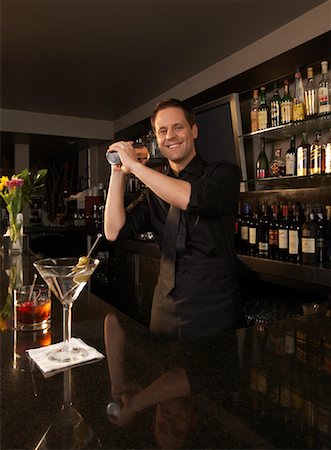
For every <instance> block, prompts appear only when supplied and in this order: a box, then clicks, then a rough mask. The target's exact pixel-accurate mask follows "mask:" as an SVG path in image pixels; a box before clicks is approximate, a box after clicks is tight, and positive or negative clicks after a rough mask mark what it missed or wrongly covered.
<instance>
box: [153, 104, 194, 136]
mask: <svg viewBox="0 0 331 450" xmlns="http://www.w3.org/2000/svg"><path fill="white" fill-rule="evenodd" d="M167 108H179V109H181V110H182V111H183V113H184V115H185V119H186V120H187V121H188V123H189V124H190V126H191V127H192V126H193V125H194V124H195V123H196V120H195V115H194V112H193V110H192V108H190V107H189V106H188V105H187V104H186V103H185V102H182V101H181V100H177V99H176V98H164V99H163V100H160V101H159V102H158V103H157V105H156V106H155V108H154V110H153V114H152V116H151V125H152V129H153V131H155V118H156V115H157V113H158V112H159V111H162V110H163V109H167Z"/></svg>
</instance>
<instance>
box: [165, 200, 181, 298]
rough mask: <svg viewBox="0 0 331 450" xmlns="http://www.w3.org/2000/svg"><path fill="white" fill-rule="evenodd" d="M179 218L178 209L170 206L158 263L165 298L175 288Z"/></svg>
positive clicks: (179, 212)
mask: <svg viewBox="0 0 331 450" xmlns="http://www.w3.org/2000/svg"><path fill="white" fill-rule="evenodd" d="M180 217H181V211H180V209H178V208H176V207H175V206H172V205H170V207H169V210H168V214H167V219H166V223H165V226H164V232H163V238H162V254H161V261H160V281H161V282H162V292H163V295H164V296H165V297H166V296H167V295H168V294H169V293H170V292H171V291H172V289H173V288H174V287H175V270H176V240H177V235H178V231H179V224H180Z"/></svg>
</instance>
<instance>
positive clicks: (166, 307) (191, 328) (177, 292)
mask: <svg viewBox="0 0 331 450" xmlns="http://www.w3.org/2000/svg"><path fill="white" fill-rule="evenodd" d="M244 324H245V321H244V314H243V308H242V305H241V299H240V291H239V286H238V282H237V278H236V270H235V261H231V260H224V259H220V258H208V257H206V256H203V255H199V256H198V257H197V256H196V255H194V256H193V257H192V255H190V256H187V257H186V256H185V257H183V258H180V259H179V261H177V266H176V287H175V288H174V289H173V290H172V291H171V292H170V293H169V294H168V295H166V296H165V295H164V294H163V289H162V273H160V275H159V279H158V284H157V286H156V288H155V291H154V297H153V304H152V312H151V322H150V330H151V331H152V332H153V333H155V334H158V335H160V336H163V337H165V338H167V339H169V340H178V339H190V338H197V337H202V336H210V335H215V334H217V333H219V332H222V331H226V330H230V329H235V328H240V327H242V326H244Z"/></svg>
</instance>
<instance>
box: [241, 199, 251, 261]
mask: <svg viewBox="0 0 331 450" xmlns="http://www.w3.org/2000/svg"><path fill="white" fill-rule="evenodd" d="M249 222H250V211H249V204H248V203H244V206H243V217H242V220H241V227H240V253H241V254H243V255H247V254H248V229H249Z"/></svg>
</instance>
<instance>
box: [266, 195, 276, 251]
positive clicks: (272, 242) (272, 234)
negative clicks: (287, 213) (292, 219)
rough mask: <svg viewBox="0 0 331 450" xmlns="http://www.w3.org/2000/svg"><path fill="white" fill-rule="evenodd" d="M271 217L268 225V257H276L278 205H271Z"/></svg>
mask: <svg viewBox="0 0 331 450" xmlns="http://www.w3.org/2000/svg"><path fill="white" fill-rule="evenodd" d="M271 208H272V218H271V220H270V221H269V227H268V243H269V258H270V259H278V206H277V204H273V205H272V207H271Z"/></svg>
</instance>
